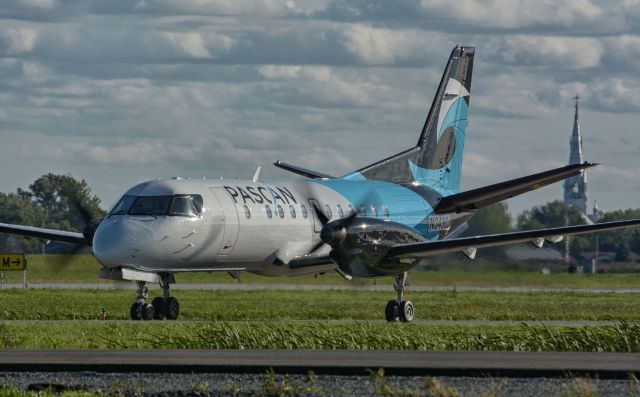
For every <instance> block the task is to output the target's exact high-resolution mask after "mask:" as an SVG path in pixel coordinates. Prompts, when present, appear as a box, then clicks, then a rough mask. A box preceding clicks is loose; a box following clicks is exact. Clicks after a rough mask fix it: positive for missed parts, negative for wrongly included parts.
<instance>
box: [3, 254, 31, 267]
mask: <svg viewBox="0 0 640 397" xmlns="http://www.w3.org/2000/svg"><path fill="white" fill-rule="evenodd" d="M25 263H26V258H25V256H24V254H0V271H5V270H24V267H25Z"/></svg>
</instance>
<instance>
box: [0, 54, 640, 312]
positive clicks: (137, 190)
mask: <svg viewBox="0 0 640 397" xmlns="http://www.w3.org/2000/svg"><path fill="white" fill-rule="evenodd" d="M474 52H475V50H474V48H472V47H459V46H456V47H455V48H454V49H453V51H452V52H451V56H450V57H449V61H448V62H447V65H446V68H445V70H444V74H443V76H442V80H441V81H440V85H439V86H438V89H437V91H436V95H435V98H434V100H433V103H432V105H431V109H430V110H429V114H428V116H427V119H426V122H425V124H424V127H423V128H422V131H421V132H420V136H419V139H418V143H417V144H416V145H415V146H414V147H412V148H410V149H408V150H405V151H403V152H402V153H398V154H396V155H394V156H391V157H389V158H386V159H384V160H380V161H378V162H376V163H374V164H371V165H368V166H366V167H364V168H361V169H359V170H357V171H353V172H350V173H348V174H346V175H343V176H340V177H334V176H331V175H327V174H324V173H321V172H316V171H312V170H309V169H305V168H301V167H297V166H293V165H290V164H286V163H282V162H279V161H278V162H276V163H275V165H276V166H278V167H280V168H283V169H285V170H288V171H292V172H294V173H296V174H299V175H302V176H303V177H305V178H304V179H298V180H293V181H291V180H271V181H263V180H260V179H259V172H257V173H256V175H255V177H254V178H253V179H249V180H238V179H231V180H201V179H198V180H196V179H183V178H169V179H158V180H152V181H148V182H144V183H141V184H139V185H137V186H134V187H132V188H131V189H129V190H128V191H127V192H126V193H125V194H124V196H122V198H121V199H120V201H118V203H117V204H116V205H115V206H114V207H113V208H112V209H111V211H110V212H109V214H108V215H107V216H106V217H105V218H103V219H99V220H94V221H92V222H90V223H89V224H88V225H87V227H85V229H84V230H83V232H82V233H74V232H63V231H57V230H50V229H42V228H37V227H28V226H18V225H8V224H0V232H4V233H12V234H17V235H22V236H27V237H31V238H39V239H42V240H54V241H62V242H66V243H71V244H82V245H87V246H92V249H93V254H94V255H95V258H96V259H97V260H98V262H99V263H100V264H101V265H102V270H101V272H100V277H103V278H107V279H113V280H134V281H136V282H137V287H138V288H137V297H136V300H135V303H134V304H133V305H132V307H131V318H132V319H144V320H150V319H153V318H156V319H158V318H163V317H164V318H168V319H176V318H177V317H178V314H179V311H180V306H179V304H178V301H177V300H176V299H175V298H174V297H171V296H170V293H169V292H170V291H169V288H170V285H171V284H173V283H175V279H174V274H175V273H180V272H230V273H231V274H236V272H251V273H255V274H261V275H265V276H282V275H287V276H293V275H302V274H313V273H324V272H328V271H336V272H338V273H339V274H340V275H342V276H343V277H344V278H346V279H351V278H352V277H380V276H393V277H394V278H395V283H394V286H395V289H396V291H397V296H396V299H394V300H390V301H389V302H388V304H387V306H386V310H385V314H386V319H387V320H388V321H398V320H400V321H411V320H412V319H413V317H414V306H413V304H412V303H411V301H409V300H405V298H404V288H405V281H406V277H407V272H408V271H409V270H410V269H411V268H413V267H414V266H416V264H417V263H418V262H419V261H420V260H421V259H422V258H424V257H427V256H432V255H439V254H444V253H450V252H462V253H463V254H464V255H466V256H467V257H469V258H471V259H473V258H474V256H475V254H476V250H477V249H478V248H483V247H489V246H496V245H503V244H512V243H518V242H527V241H528V242H532V243H533V244H535V245H536V246H538V247H541V246H542V245H543V243H544V241H545V240H546V241H549V242H558V241H560V240H561V239H562V236H563V235H571V234H579V233H588V232H597V231H601V230H610V229H617V228H623V227H632V226H635V225H638V224H640V220H639V219H633V220H627V221H619V222H609V223H600V224H591V225H581V226H567V227H560V228H550V229H542V230H528V231H520V232H513V233H504V234H495V235H485V236H476V237H459V235H460V233H461V232H462V231H464V230H465V228H466V222H467V221H468V220H469V218H470V217H471V216H472V215H473V214H474V212H475V211H477V210H478V209H479V208H482V207H484V206H487V205H489V204H492V203H496V202H499V201H502V200H505V199H508V198H510V197H513V196H516V195H519V194H522V193H525V192H528V191H531V190H534V189H538V188H541V187H543V186H546V185H548V184H551V183H554V182H557V181H560V180H563V179H565V178H568V177H571V176H574V175H578V174H579V173H581V172H583V171H584V170H585V169H587V168H589V167H592V166H594V165H595V164H591V163H586V162H585V163H583V164H574V165H568V166H565V167H561V168H557V169H554V170H550V171H546V172H542V173H539V174H535V175H529V176H525V177H522V178H519V179H515V180H511V181H507V182H502V183H498V184H495V185H491V186H485V187H482V188H479V189H474V190H470V191H465V192H460V191H459V188H460V178H461V176H462V155H463V151H464V141H465V136H466V131H467V113H468V110H469V98H470V92H471V72H472V69H473V59H474ZM149 282H160V285H161V286H162V289H163V296H162V297H158V298H155V299H154V300H153V301H152V302H151V303H148V302H147V291H148V290H147V286H146V284H147V283H149Z"/></svg>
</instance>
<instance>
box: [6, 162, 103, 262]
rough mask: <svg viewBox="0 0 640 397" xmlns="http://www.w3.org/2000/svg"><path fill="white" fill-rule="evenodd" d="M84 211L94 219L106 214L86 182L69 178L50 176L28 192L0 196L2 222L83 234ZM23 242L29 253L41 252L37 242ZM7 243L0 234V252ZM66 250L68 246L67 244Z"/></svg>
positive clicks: (40, 180)
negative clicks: (81, 232)
mask: <svg viewBox="0 0 640 397" xmlns="http://www.w3.org/2000/svg"><path fill="white" fill-rule="evenodd" d="M82 212H86V215H88V216H89V217H91V218H100V217H102V216H104V215H105V211H104V210H103V209H102V208H100V199H99V198H98V197H97V196H95V195H93V194H92V193H91V189H90V188H89V186H88V185H87V182H86V181H84V180H81V181H78V180H76V179H74V178H73V177H71V176H69V175H56V174H51V173H49V174H46V175H43V176H41V177H40V178H38V179H37V180H36V181H34V182H33V183H32V184H31V185H30V186H29V189H28V190H23V189H18V190H17V191H16V193H8V194H7V193H0V222H2V223H12V224H17V225H26V226H37V227H45V228H50V229H57V230H73V231H82V229H83V228H84V226H85V225H86V220H85V219H84V216H83V214H82ZM20 241H21V245H22V248H23V249H24V250H25V251H26V252H37V251H38V250H39V247H40V242H38V241H37V240H25V239H20ZM6 243H7V235H0V249H6ZM61 246H62V245H61ZM66 248H68V245H64V249H66Z"/></svg>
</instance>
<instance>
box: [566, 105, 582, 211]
mask: <svg viewBox="0 0 640 397" xmlns="http://www.w3.org/2000/svg"><path fill="white" fill-rule="evenodd" d="M574 99H575V100H576V104H575V108H576V111H575V115H574V116H573V132H572V133H571V140H570V152H569V164H580V163H582V162H584V156H583V153H582V135H581V134H580V120H579V119H580V116H579V100H580V97H579V96H578V95H576V96H575V98H574ZM564 203H565V205H574V206H576V207H578V209H580V211H582V213H583V214H586V213H587V174H586V171H583V173H582V174H581V175H576V176H574V177H571V178H569V179H566V180H565V182H564Z"/></svg>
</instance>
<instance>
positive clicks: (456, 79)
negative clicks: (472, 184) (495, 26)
mask: <svg viewBox="0 0 640 397" xmlns="http://www.w3.org/2000/svg"><path fill="white" fill-rule="evenodd" d="M474 53H475V48H473V47H458V46H457V47H455V48H454V49H453V51H452V52H451V56H450V57H449V62H447V67H446V68H445V70H444V74H443V75H442V80H441V81H440V85H439V86H438V91H437V92H436V95H435V98H434V99H433V103H432V104H431V109H430V110H429V115H428V116H427V120H426V122H425V124H424V127H423V128H422V132H421V133H420V139H419V140H418V144H417V145H416V146H415V147H413V148H411V149H409V150H405V151H404V152H402V153H398V154H396V155H395V156H392V157H389V158H386V159H384V160H381V161H378V162H376V163H374V164H371V165H369V166H367V167H364V168H361V169H359V170H357V171H354V172H352V173H350V174H347V175H344V176H343V177H342V178H344V179H377V180H383V181H387V182H393V183H398V184H413V183H418V184H424V185H428V186H430V187H433V188H435V189H436V190H447V191H450V192H451V191H453V192H455V191H458V190H459V188H460V177H461V174H462V154H463V152H464V139H465V135H466V131H467V113H468V111H469V99H470V92H471V74H472V69H473V57H474Z"/></svg>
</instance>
